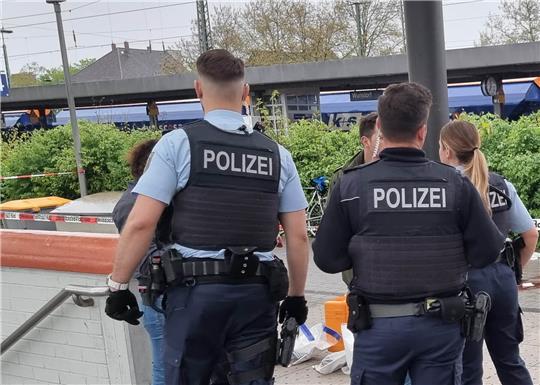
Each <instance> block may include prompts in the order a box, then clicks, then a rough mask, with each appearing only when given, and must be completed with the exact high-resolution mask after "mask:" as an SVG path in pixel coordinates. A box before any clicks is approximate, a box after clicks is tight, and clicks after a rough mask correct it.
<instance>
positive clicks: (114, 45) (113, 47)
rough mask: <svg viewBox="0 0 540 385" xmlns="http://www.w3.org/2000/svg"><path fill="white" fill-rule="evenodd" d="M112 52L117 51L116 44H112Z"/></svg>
mask: <svg viewBox="0 0 540 385" xmlns="http://www.w3.org/2000/svg"><path fill="white" fill-rule="evenodd" d="M111 50H112V51H116V44H114V43H112V44H111Z"/></svg>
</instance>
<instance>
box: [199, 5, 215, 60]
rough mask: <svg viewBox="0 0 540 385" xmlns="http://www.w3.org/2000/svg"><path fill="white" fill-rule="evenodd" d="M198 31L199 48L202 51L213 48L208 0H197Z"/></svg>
mask: <svg viewBox="0 0 540 385" xmlns="http://www.w3.org/2000/svg"><path fill="white" fill-rule="evenodd" d="M197 31H198V32H199V50H200V51H201V53H203V52H206V51H208V50H209V49H211V48H212V36H211V31H210V14H209V11H208V1H207V0H197Z"/></svg>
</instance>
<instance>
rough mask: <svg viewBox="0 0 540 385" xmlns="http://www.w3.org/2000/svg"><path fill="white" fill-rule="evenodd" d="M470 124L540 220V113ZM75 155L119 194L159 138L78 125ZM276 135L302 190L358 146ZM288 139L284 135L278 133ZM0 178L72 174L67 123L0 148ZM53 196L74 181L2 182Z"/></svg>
mask: <svg viewBox="0 0 540 385" xmlns="http://www.w3.org/2000/svg"><path fill="white" fill-rule="evenodd" d="M460 118H461V119H466V120H469V121H471V122H473V123H474V124H475V125H476V126H477V127H478V129H479V130H480V133H481V136H482V138H483V145H482V149H483V151H484V153H485V154H486V156H487V158H488V162H489V164H490V168H491V169H492V170H494V171H497V172H499V173H501V174H502V175H504V176H505V177H506V178H507V179H508V180H510V181H511V182H512V183H513V184H514V185H515V186H516V188H517V190H518V193H519V195H520V197H521V198H522V200H523V203H524V204H525V206H526V207H527V208H528V209H529V211H530V212H531V214H532V215H533V216H534V217H535V218H540V112H537V113H535V114H532V115H529V116H524V117H522V118H521V119H519V120H518V121H515V122H509V121H506V120H503V119H500V118H498V117H496V116H494V115H489V114H488V115H482V116H478V115H466V114H465V115H462V116H461V117H460ZM79 125H80V129H81V141H82V157H83V163H84V168H85V169H86V177H87V181H88V190H89V192H90V193H95V192H100V191H113V190H123V189H124V188H125V186H126V183H127V181H128V180H129V179H130V177H129V171H128V168H127V163H126V160H125V156H126V154H127V152H128V151H129V149H130V148H131V147H132V146H133V145H134V144H135V143H137V142H139V141H142V140H144V139H149V138H158V137H159V136H160V133H159V132H154V131H149V130H140V131H134V132H132V133H127V132H122V131H120V130H118V129H117V128H116V127H114V126H112V125H104V124H96V123H90V122H84V121H82V122H80V124H79ZM281 131H283V132H281V134H280V135H279V136H278V137H277V139H278V141H279V142H280V143H281V144H283V145H284V146H285V147H286V148H287V149H288V150H289V151H290V152H291V154H292V156H293V159H294V161H295V163H296V167H297V168H298V172H299V174H300V178H301V181H302V185H303V186H308V185H309V181H310V179H312V178H315V177H317V176H320V175H326V176H329V177H330V176H331V175H332V173H333V172H334V171H335V170H336V169H337V168H338V167H340V166H341V165H343V164H344V163H345V162H346V161H347V160H349V159H350V158H351V157H352V156H353V155H354V154H355V153H356V152H357V151H358V150H359V148H360V145H359V138H358V128H357V127H356V128H354V129H353V130H351V131H350V132H343V131H339V130H335V131H331V130H328V127H327V126H326V125H325V124H324V123H321V122H320V121H307V120H302V121H298V122H294V123H291V124H289V125H288V127H287V128H286V129H282V130H281ZM285 131H286V132H287V133H288V134H287V135H284V132H285ZM0 159H1V161H2V166H1V167H2V169H1V175H6V176H7V175H21V174H28V173H32V172H41V171H70V170H74V169H75V160H74V156H73V151H72V142H71V129H70V127H69V126H65V127H59V128H56V129H53V130H47V131H37V132H35V133H33V134H32V135H31V136H29V137H22V138H19V139H16V140H12V141H9V142H7V143H2V154H1V157H0ZM47 195H59V196H62V197H67V198H74V197H77V196H78V182H77V177H76V176H75V175H73V176H60V177H50V178H36V179H32V180H14V181H4V182H3V183H2V198H3V199H19V198H25V197H37V196H47Z"/></svg>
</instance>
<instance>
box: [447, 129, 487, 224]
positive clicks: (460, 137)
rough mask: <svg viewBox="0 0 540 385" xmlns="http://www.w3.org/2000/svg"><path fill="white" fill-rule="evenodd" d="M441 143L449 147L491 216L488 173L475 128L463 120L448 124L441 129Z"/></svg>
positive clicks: (478, 135)
mask: <svg viewBox="0 0 540 385" xmlns="http://www.w3.org/2000/svg"><path fill="white" fill-rule="evenodd" d="M440 139H441V142H442V143H443V144H444V145H445V146H446V147H449V148H450V149H451V150H452V151H453V152H454V153H455V155H456V158H457V160H458V161H459V162H460V164H462V165H463V173H464V174H465V175H466V176H467V177H468V178H469V179H470V181H471V182H472V184H473V185H474V187H475V188H476V190H477V191H478V193H479V194H480V198H482V203H483V204H484V207H485V209H486V210H487V212H488V213H489V214H490V215H491V205H490V204H489V171H488V165H487V161H486V157H485V156H484V153H483V152H482V151H480V142H481V139H480V134H479V133H478V130H477V129H476V127H475V126H474V125H473V124H472V123H469V122H465V121H463V120H454V121H451V122H448V123H447V124H445V125H444V127H443V128H442V129H441V137H440Z"/></svg>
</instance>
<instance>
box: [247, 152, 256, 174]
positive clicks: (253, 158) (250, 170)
mask: <svg viewBox="0 0 540 385" xmlns="http://www.w3.org/2000/svg"><path fill="white" fill-rule="evenodd" d="M245 156H246V157H247V158H248V159H249V164H248V166H247V168H246V169H245V170H244V171H245V172H247V173H248V174H256V173H257V170H254V169H253V168H252V167H253V165H254V164H255V161H256V160H257V157H256V156H255V155H249V154H247V155H245Z"/></svg>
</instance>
